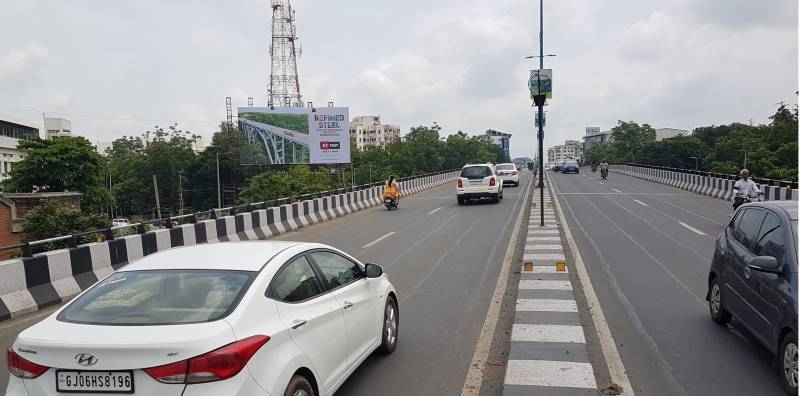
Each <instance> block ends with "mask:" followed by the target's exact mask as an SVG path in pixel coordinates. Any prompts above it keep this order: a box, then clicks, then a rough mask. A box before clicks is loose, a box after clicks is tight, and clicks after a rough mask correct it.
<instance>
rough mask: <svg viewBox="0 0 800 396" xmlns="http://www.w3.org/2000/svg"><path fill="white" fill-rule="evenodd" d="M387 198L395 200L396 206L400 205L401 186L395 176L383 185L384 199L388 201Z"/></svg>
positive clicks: (390, 177)
mask: <svg viewBox="0 0 800 396" xmlns="http://www.w3.org/2000/svg"><path fill="white" fill-rule="evenodd" d="M387 196H389V197H392V198H394V202H395V205H397V204H399V203H400V186H399V185H398V184H397V181H395V179H394V176H389V180H387V181H386V183H384V184H383V199H384V200H386V197H387Z"/></svg>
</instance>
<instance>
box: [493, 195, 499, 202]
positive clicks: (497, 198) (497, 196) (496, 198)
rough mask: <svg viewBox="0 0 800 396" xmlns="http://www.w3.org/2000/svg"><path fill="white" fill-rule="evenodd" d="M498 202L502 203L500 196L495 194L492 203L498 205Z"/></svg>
mask: <svg viewBox="0 0 800 396" xmlns="http://www.w3.org/2000/svg"><path fill="white" fill-rule="evenodd" d="M498 202H500V194H494V195H493V196H492V203H498Z"/></svg>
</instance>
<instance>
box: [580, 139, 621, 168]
mask: <svg viewBox="0 0 800 396" xmlns="http://www.w3.org/2000/svg"><path fill="white" fill-rule="evenodd" d="M583 158H584V162H585V163H588V164H599V163H601V162H609V163H614V162H619V161H616V159H614V157H613V154H612V152H611V145H610V144H608V143H601V144H595V145H593V146H592V147H589V149H588V150H586V151H584V152H583Z"/></svg>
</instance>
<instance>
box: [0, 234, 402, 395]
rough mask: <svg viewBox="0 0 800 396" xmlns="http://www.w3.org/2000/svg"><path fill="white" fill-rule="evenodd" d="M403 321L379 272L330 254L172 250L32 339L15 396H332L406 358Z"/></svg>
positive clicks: (234, 245) (124, 273)
mask: <svg viewBox="0 0 800 396" xmlns="http://www.w3.org/2000/svg"><path fill="white" fill-rule="evenodd" d="M398 313H399V312H398V305H397V295H396V293H395V290H394V287H393V286H392V284H391V283H390V282H389V280H388V279H387V277H386V275H385V274H383V269H382V268H381V267H380V266H378V265H375V264H362V263H360V262H359V261H358V260H356V259H354V258H353V257H351V256H349V255H347V254H346V253H344V252H342V251H340V250H337V249H335V248H332V247H330V246H326V245H321V244H315V243H299V242H279V241H258V242H229V243H216V244H203V245H196V246H191V247H181V248H174V249H168V250H165V251H162V252H158V253H155V254H152V255H149V256H146V257H144V258H142V259H141V260H139V261H136V262H134V263H132V264H129V265H127V266H126V267H124V268H122V269H120V270H118V271H117V272H114V273H113V274H111V275H109V276H108V277H106V278H105V279H103V280H102V281H100V282H98V283H97V284H95V285H94V286H93V287H91V288H89V289H88V290H86V291H85V292H83V293H82V294H81V295H80V296H78V297H77V298H75V299H74V300H72V302H70V303H69V304H68V305H66V306H65V307H63V308H61V309H60V310H59V311H58V312H56V313H54V314H52V315H50V316H49V317H47V318H46V319H45V320H43V321H41V322H40V323H37V324H36V325H34V326H32V327H30V328H28V329H27V330H25V331H23V332H22V333H20V335H19V336H18V337H17V339H16V340H15V341H14V344H13V345H12V346H10V347H9V348H8V350H7V357H8V365H9V372H10V373H11V374H12V375H11V376H10V382H9V384H8V389H7V391H6V392H7V393H6V395H8V396H18V395H30V396H39V395H61V394H63V393H65V392H69V393H72V394H93V395H97V394H98V393H99V394H134V395H158V396H168V395H176V396H177V395H183V396H193V395H207V396H212V395H213V396H219V395H242V396H244V395H265V396H266V395H272V396H274V395H292V396H313V395H331V394H333V393H334V392H335V391H336V389H338V388H339V386H341V385H342V383H343V382H344V381H345V380H346V379H347V377H348V376H349V375H350V374H351V373H352V372H353V371H354V370H355V369H356V368H357V367H358V366H359V364H361V362H363V361H364V360H365V359H366V358H367V357H368V356H369V355H370V354H371V353H372V352H373V351H375V350H379V351H380V352H382V353H391V352H392V351H394V349H395V347H396V346H397V335H398V333H397V331H398V324H399V315H398Z"/></svg>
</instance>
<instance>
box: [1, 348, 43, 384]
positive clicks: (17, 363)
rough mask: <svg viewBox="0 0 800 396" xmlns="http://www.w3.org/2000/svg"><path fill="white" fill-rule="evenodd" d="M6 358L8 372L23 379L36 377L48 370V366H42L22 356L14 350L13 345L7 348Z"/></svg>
mask: <svg viewBox="0 0 800 396" xmlns="http://www.w3.org/2000/svg"><path fill="white" fill-rule="evenodd" d="M6 360H7V361H8V372H9V373H11V374H12V375H13V376H15V377H19V378H23V379H34V378H36V377H38V376H40V375H42V374H44V372H45V371H47V369H48V367H46V366H40V365H38V364H36V363H33V362H29V361H28V360H26V359H25V358H23V357H22V356H20V355H18V354H17V353H16V352H14V349H13V348H12V347H8V349H6Z"/></svg>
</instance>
